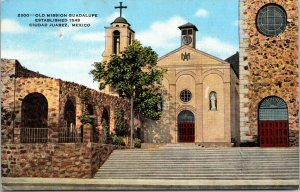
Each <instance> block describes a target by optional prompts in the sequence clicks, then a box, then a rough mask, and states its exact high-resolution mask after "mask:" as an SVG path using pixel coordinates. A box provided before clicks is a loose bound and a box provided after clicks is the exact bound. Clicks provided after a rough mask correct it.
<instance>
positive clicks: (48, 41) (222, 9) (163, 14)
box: [1, 0, 239, 88]
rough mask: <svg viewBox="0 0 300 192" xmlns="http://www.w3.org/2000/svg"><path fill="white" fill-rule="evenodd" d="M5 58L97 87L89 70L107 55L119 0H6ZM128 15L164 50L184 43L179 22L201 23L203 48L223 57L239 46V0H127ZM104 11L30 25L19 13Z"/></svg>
mask: <svg viewBox="0 0 300 192" xmlns="http://www.w3.org/2000/svg"><path fill="white" fill-rule="evenodd" d="M1 3H2V7H1V9H2V10H1V58H7V59H18V60H19V61H20V62H21V64H22V65H23V66H25V67H27V68H29V69H31V70H34V71H38V72H40V73H42V74H45V75H48V76H51V77H55V78H60V79H62V80H67V81H73V82H76V83H80V84H83V85H86V86H88V87H91V88H97V87H98V84H97V83H95V82H93V80H92V76H91V75H90V74H89V71H90V70H91V69H92V64H93V63H94V62H96V61H97V62H98V61H101V59H102V53H103V51H104V46H105V39H104V35H105V33H104V27H108V26H110V23H111V22H112V21H113V20H114V19H115V18H116V17H118V15H119V11H118V10H115V9H114V7H115V6H117V5H119V0H118V1H115V0H1ZM123 5H125V6H127V7H128V8H127V9H125V10H123V16H124V17H125V18H126V19H127V21H128V22H129V23H130V24H131V27H132V29H133V30H134V31H135V32H136V38H137V39H138V40H140V41H141V42H142V44H143V45H147V46H151V47H152V48H153V49H154V50H155V51H156V52H157V53H158V54H159V56H163V55H164V54H166V53H168V52H170V51H172V50H174V49H176V48H178V47H179V46H180V31H179V29H178V26H180V25H182V24H185V23H187V22H191V23H193V24H194V25H196V26H197V28H198V29H199V31H198V33H197V48H198V49H200V50H202V51H204V52H207V53H210V54H212V55H214V56H217V57H219V58H221V59H226V58H227V57H229V56H231V55H233V54H234V53H235V52H236V51H238V47H239V45H238V43H239V39H238V10H239V8H238V6H239V5H238V0H226V1H225V0H151V1H150V0H123ZM62 13H67V14H83V13H84V14H98V17H97V18H80V19H81V23H89V24H90V25H91V26H90V27H88V28H84V27H82V28H74V27H69V28H60V27H29V24H30V23H33V21H34V19H36V18H37V17H35V16H30V17H27V18H24V17H18V14H62Z"/></svg>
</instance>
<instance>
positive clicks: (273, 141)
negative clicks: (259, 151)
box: [258, 96, 289, 147]
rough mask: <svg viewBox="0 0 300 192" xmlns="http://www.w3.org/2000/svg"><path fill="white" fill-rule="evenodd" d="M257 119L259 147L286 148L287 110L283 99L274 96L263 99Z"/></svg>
mask: <svg viewBox="0 0 300 192" xmlns="http://www.w3.org/2000/svg"><path fill="white" fill-rule="evenodd" d="M258 119H259V122H258V134H259V145H260V146H261V147H288V145H289V121H288V108H287V105H286V103H285V102H284V100H283V99H281V98H279V97H276V96H272V97H267V98H265V99H263V100H262V101H261V103H260V105H259V111H258Z"/></svg>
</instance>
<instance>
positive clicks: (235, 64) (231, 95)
mask: <svg viewBox="0 0 300 192" xmlns="http://www.w3.org/2000/svg"><path fill="white" fill-rule="evenodd" d="M297 5H298V2H297V1H296V0H288V1H280V0H275V1H270V0H263V1H255V0H249V1H248V0H241V1H240V50H239V51H240V53H236V54H234V55H232V56H231V57H229V58H228V59H226V60H222V59H219V58H216V57H215V56H212V55H209V54H207V53H204V52H202V51H201V50H197V49H196V37H197V35H196V33H197V31H198V29H197V27H196V26H195V25H193V24H191V23H187V24H185V25H182V26H179V30H180V31H181V36H179V37H181V38H180V39H181V46H180V47H179V48H178V49H176V50H173V51H171V52H169V53H168V54H166V55H164V56H162V57H160V58H159V60H158V66H159V67H161V68H165V69H167V73H166V74H165V75H164V78H163V81H162V84H163V88H164V89H163V90H162V93H161V94H162V100H163V103H162V109H163V113H162V117H161V119H160V120H158V121H152V120H144V122H143V124H142V125H141V131H142V139H143V141H144V142H145V143H178V142H194V143H199V144H203V145H206V146H210V145H217V146H230V145H232V144H235V145H239V144H241V145H246V146H249V145H250V146H261V147H272V146H273V147H274V146H281V147H287V146H298V140H299V116H298V112H299V110H298V108H299V98H298V97H299V94H298V85H299V84H298V44H297V43H298V15H297V7H298V6H297ZM134 34H135V32H134V31H133V30H132V29H131V25H130V24H129V23H128V21H127V20H126V19H125V18H123V17H121V16H120V17H118V18H116V19H115V20H114V21H113V22H112V23H111V26H110V27H107V28H106V36H105V37H106V49H105V51H104V53H103V60H109V57H110V55H111V54H113V53H114V54H118V53H120V52H121V51H123V50H125V48H126V47H127V46H128V45H130V44H131V42H132V40H133V39H134ZM105 92H106V93H113V90H110V89H109V87H108V88H107V89H106V90H105Z"/></svg>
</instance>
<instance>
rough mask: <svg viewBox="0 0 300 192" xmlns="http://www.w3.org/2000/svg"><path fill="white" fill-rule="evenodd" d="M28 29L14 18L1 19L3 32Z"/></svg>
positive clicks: (17, 31)
mask: <svg viewBox="0 0 300 192" xmlns="http://www.w3.org/2000/svg"><path fill="white" fill-rule="evenodd" d="M27 31H28V29H27V28H26V27H24V26H22V25H20V24H19V23H18V22H17V21H15V20H14V19H2V21H1V32H3V33H24V32H27Z"/></svg>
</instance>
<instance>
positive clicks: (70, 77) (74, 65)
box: [1, 48, 103, 90]
mask: <svg viewBox="0 0 300 192" xmlns="http://www.w3.org/2000/svg"><path fill="white" fill-rule="evenodd" d="M101 50H103V48H101V49H99V50H98V52H97V54H101V53H100V52H101ZM97 54H96V53H95V54H94V55H95V57H97ZM1 58H6V59H17V60H18V61H19V62H20V63H21V65H22V66H24V67H26V68H28V69H29V70H32V71H37V72H39V73H41V74H44V75H46V76H49V77H54V78H60V79H62V80H64V81H71V82H75V83H78V84H81V85H85V86H87V87H90V88H94V89H97V90H98V83H97V82H93V77H92V75H90V74H89V72H90V70H91V69H92V66H91V65H92V64H93V63H94V62H95V61H98V60H94V59H93V58H90V57H89V58H88V59H80V58H79V59H74V58H73V59H68V58H53V57H51V56H50V55H48V54H46V53H43V52H38V51H28V50H25V49H24V50H1Z"/></svg>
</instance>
